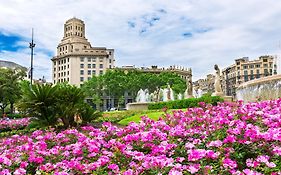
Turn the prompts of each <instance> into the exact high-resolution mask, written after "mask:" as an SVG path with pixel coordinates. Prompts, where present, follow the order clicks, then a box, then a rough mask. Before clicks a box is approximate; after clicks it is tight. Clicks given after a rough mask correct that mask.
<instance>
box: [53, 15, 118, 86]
mask: <svg viewBox="0 0 281 175" xmlns="http://www.w3.org/2000/svg"><path fill="white" fill-rule="evenodd" d="M51 60H52V62H53V68H52V72H53V75H52V77H53V83H54V84H56V83H62V82H68V83H69V84H73V85H77V86H79V85H81V84H82V83H83V82H84V81H87V80H89V79H90V78H91V77H92V76H98V75H101V74H103V73H104V72H105V71H106V70H107V69H111V68H114V65H115V59H114V49H107V48H106V47H92V46H91V44H90V42H89V41H88V40H87V39H86V37H85V24H84V22H83V21H82V20H80V19H77V18H72V19H69V20H67V21H66V23H65V24H64V35H63V39H62V40H61V42H60V43H59V44H58V47H57V55H56V56H54V57H53V58H52V59H51Z"/></svg>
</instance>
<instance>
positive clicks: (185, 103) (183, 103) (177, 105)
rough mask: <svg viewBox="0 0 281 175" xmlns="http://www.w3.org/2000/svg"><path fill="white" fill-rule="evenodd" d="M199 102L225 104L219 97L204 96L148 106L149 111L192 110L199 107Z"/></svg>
mask: <svg viewBox="0 0 281 175" xmlns="http://www.w3.org/2000/svg"><path fill="white" fill-rule="evenodd" d="M199 102H204V103H207V104H212V105H217V103H218V102H223V99H222V98H221V97H218V96H202V97H200V98H188V99H184V100H175V101H168V102H158V103H150V104H149V105H148V109H149V110H152V109H162V108H164V107H167V108H168V109H183V108H192V107H198V106H199Z"/></svg>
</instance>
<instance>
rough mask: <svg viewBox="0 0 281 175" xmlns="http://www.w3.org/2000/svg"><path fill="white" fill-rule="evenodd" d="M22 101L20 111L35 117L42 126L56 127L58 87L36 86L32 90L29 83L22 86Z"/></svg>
mask: <svg viewBox="0 0 281 175" xmlns="http://www.w3.org/2000/svg"><path fill="white" fill-rule="evenodd" d="M21 89H22V99H21V101H20V104H19V109H20V110H22V111H24V112H25V113H27V114H29V115H30V116H32V117H35V120H36V122H38V123H39V124H40V125H42V126H55V124H56V123H57V112H58V111H57V109H56V104H57V102H58V100H57V97H58V87H57V86H51V85H48V84H46V85H44V84H43V85H40V84H34V85H32V88H30V84H29V83H28V82H23V83H22V85H21Z"/></svg>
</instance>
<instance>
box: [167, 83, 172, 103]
mask: <svg viewBox="0 0 281 175" xmlns="http://www.w3.org/2000/svg"><path fill="white" fill-rule="evenodd" d="M167 89H168V91H167V99H168V101H170V100H171V87H170V84H169V83H168V87H167Z"/></svg>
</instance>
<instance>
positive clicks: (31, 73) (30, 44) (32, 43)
mask: <svg viewBox="0 0 281 175" xmlns="http://www.w3.org/2000/svg"><path fill="white" fill-rule="evenodd" d="M34 47H35V43H34V42H33V28H32V38H31V43H29V48H30V49H31V58H30V59H31V61H30V87H32V79H33V48H34Z"/></svg>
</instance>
